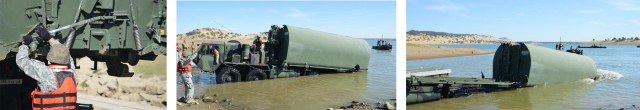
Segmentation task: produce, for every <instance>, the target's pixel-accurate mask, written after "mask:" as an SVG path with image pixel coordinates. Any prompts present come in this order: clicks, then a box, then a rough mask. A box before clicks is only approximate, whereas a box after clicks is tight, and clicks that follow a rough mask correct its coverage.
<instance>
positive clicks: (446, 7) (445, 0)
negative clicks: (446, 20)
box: [426, 0, 466, 12]
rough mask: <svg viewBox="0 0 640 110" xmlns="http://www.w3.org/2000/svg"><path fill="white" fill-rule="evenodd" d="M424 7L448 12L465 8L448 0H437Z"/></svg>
mask: <svg viewBox="0 0 640 110" xmlns="http://www.w3.org/2000/svg"><path fill="white" fill-rule="evenodd" d="M426 9H427V10H435V11H440V12H450V11H460V10H465V9H466V8H465V7H463V6H461V5H459V4H456V3H453V2H451V1H449V0H437V1H436V2H435V3H434V5H429V6H427V7H426Z"/></svg>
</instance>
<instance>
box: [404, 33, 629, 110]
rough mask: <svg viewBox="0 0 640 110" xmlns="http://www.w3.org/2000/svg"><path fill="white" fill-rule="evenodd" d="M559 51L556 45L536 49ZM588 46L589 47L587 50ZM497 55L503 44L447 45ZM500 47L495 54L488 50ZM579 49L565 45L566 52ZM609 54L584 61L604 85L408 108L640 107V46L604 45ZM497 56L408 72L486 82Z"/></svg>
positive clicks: (423, 63) (442, 61)
mask: <svg viewBox="0 0 640 110" xmlns="http://www.w3.org/2000/svg"><path fill="white" fill-rule="evenodd" d="M536 45H540V46H544V47H548V48H552V49H553V48H554V47H555V44H552V43H544V44H536ZM582 45H583V46H587V45H585V44H582ZM475 46H478V47H477V48H481V49H484V50H491V51H495V50H496V49H497V47H498V44H474V45H468V44H447V47H465V48H468V47H471V48H475ZM492 46H494V49H488V47H492ZM570 46H573V47H577V44H565V49H568V48H569V47H570ZM604 46H607V48H606V49H589V48H584V55H586V56H589V57H591V58H592V59H593V60H594V61H595V62H596V67H597V68H598V74H599V75H604V76H608V78H605V79H603V80H599V81H595V82H593V81H589V80H581V81H574V82H568V83H560V84H546V85H539V86H535V87H528V88H519V89H516V90H508V91H500V92H493V93H474V94H473V95H471V96H468V97H460V98H451V99H443V100H439V101H434V102H428V103H420V104H412V105H407V109H410V110H424V109H472V110H475V109H516V110H520V109H523V110H528V109H540V110H565V109H579V110H584V109H598V108H604V109H620V108H627V109H628V108H632V109H640V108H637V107H633V106H632V105H636V106H640V74H638V73H639V72H640V58H639V56H640V48H637V47H636V45H604ZM492 61H493V54H490V55H478V56H464V57H450V58H439V59H427V60H410V61H407V70H411V69H417V68H421V67H425V68H428V67H438V68H450V69H452V70H453V72H452V74H451V75H450V76H452V77H477V78H479V77H480V72H481V71H482V72H484V74H485V76H491V74H492Z"/></svg>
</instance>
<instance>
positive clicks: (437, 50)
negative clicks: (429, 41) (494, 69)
mask: <svg viewBox="0 0 640 110" xmlns="http://www.w3.org/2000/svg"><path fill="white" fill-rule="evenodd" d="M493 53H495V52H494V51H486V50H481V49H477V48H447V47H442V46H440V47H438V46H425V45H418V44H407V60H417V59H433V58H445V57H457V56H472V55H485V54H493Z"/></svg>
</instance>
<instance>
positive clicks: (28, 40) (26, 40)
mask: <svg viewBox="0 0 640 110" xmlns="http://www.w3.org/2000/svg"><path fill="white" fill-rule="evenodd" d="M32 41H33V38H32V37H31V35H26V36H23V37H22V44H24V45H29V44H31V42H32Z"/></svg>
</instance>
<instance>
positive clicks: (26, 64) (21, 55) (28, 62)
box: [16, 45, 57, 91]
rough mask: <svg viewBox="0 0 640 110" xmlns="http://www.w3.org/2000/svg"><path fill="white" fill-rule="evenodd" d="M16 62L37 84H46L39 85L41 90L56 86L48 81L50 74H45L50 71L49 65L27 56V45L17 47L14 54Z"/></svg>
mask: <svg viewBox="0 0 640 110" xmlns="http://www.w3.org/2000/svg"><path fill="white" fill-rule="evenodd" d="M16 64H17V65H18V68H20V69H21V70H22V71H24V73H25V74H27V75H28V76H29V77H31V78H33V79H35V80H37V81H38V82H39V83H41V84H39V85H46V86H40V87H41V88H40V89H41V90H44V91H47V90H50V89H53V90H55V88H57V87H56V86H57V85H55V82H51V81H49V80H51V76H46V75H50V74H51V73H52V72H51V70H50V69H49V67H47V66H46V65H45V64H44V63H43V62H41V61H38V60H35V59H31V58H29V47H28V46H27V45H21V46H20V47H19V50H18V54H17V55H16Z"/></svg>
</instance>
